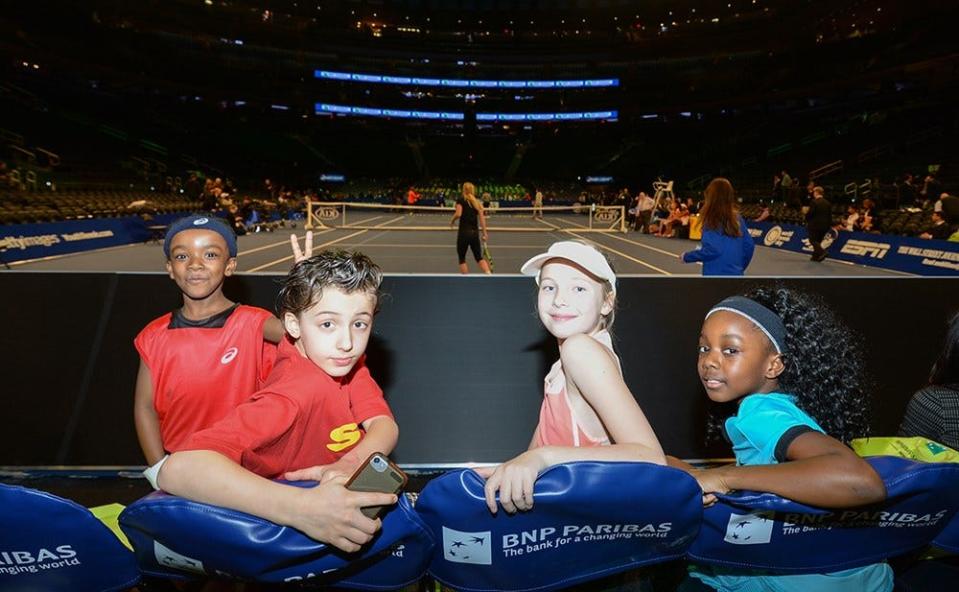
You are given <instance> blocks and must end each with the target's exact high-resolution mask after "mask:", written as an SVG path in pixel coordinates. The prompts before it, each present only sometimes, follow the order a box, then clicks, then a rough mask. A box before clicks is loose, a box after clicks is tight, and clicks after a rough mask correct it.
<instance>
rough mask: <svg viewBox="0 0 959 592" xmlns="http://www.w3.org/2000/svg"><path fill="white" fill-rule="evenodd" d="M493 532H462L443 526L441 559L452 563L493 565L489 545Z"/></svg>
mask: <svg viewBox="0 0 959 592" xmlns="http://www.w3.org/2000/svg"><path fill="white" fill-rule="evenodd" d="M492 541H493V533H492V532H491V531H489V530H483V531H480V532H464V531H461V530H453V529H452V528H447V527H445V526H444V527H443V559H446V560H447V561H451V562H453V563H472V564H474V565H493V553H492V550H491V549H490V545H491V543H492Z"/></svg>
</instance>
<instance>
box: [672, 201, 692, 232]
mask: <svg viewBox="0 0 959 592" xmlns="http://www.w3.org/2000/svg"><path fill="white" fill-rule="evenodd" d="M689 219H690V212H689V206H687V205H686V204H679V219H678V220H676V222H675V223H674V224H673V226H674V228H675V236H676V238H684V239H687V240H689Z"/></svg>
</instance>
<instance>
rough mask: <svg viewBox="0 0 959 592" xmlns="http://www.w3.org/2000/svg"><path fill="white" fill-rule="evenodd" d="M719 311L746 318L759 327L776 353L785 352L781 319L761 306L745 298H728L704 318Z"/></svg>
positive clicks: (784, 329) (784, 334) (784, 330)
mask: <svg viewBox="0 0 959 592" xmlns="http://www.w3.org/2000/svg"><path fill="white" fill-rule="evenodd" d="M720 310H727V311H729V312H734V313H736V314H738V315H740V316H743V317H746V318H747V319H749V320H750V321H752V322H753V324H755V325H756V326H757V327H759V330H760V331H762V332H763V333H765V335H766V337H768V338H769V341H771V342H772V344H773V347H775V348H776V352H777V353H780V354H781V353H783V352H784V351H786V327H785V326H784V325H783V321H782V319H780V318H779V315H777V314H776V313H774V312H773V311H771V310H769V309H768V308H766V307H765V306H763V305H762V304H759V303H758V302H756V301H755V300H750V299H749V298H746V297H745V296H730V297H729V298H727V299H725V300H723V301H722V302H720V303H719V304H717V305H716V306H714V307H712V308H711V309H709V312H707V313H706V318H707V319H708V318H709V315H711V314H713V313H714V312H717V311H720Z"/></svg>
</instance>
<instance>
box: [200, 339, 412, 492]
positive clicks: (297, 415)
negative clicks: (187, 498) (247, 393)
mask: <svg viewBox="0 0 959 592" xmlns="http://www.w3.org/2000/svg"><path fill="white" fill-rule="evenodd" d="M378 415H385V416H387V417H390V418H392V417H393V414H392V412H391V411H390V408H389V406H388V405H387V404H386V400H385V399H384V398H383V391H382V390H381V389H380V387H379V386H378V385H377V384H376V382H375V381H374V380H373V377H372V376H371V375H370V371H369V369H368V368H367V367H366V364H365V358H361V359H360V360H359V361H358V362H357V363H356V366H354V367H353V369H352V370H351V371H350V373H349V374H347V375H346V376H344V377H342V378H333V377H332V376H330V375H329V374H327V373H326V372H324V371H323V370H321V369H320V368H319V367H318V366H316V365H315V364H313V362H311V361H310V360H309V359H307V358H305V357H303V356H302V355H301V354H300V352H299V351H298V350H297V349H296V347H295V346H294V345H293V344H292V343H291V342H290V341H289V340H284V341H283V342H282V343H280V347H279V355H278V357H277V361H276V365H275V366H274V368H273V373H272V374H270V377H269V378H268V379H267V381H266V384H265V385H264V387H263V389H261V390H260V391H259V392H257V393H256V394H254V395H253V396H252V397H250V399H249V400H248V401H246V402H245V403H243V404H241V405H239V406H238V407H236V409H234V410H233V411H232V412H231V413H230V414H229V415H227V416H226V417H225V418H223V419H222V420H221V421H219V422H218V423H217V424H215V425H214V426H212V427H210V428H208V429H206V430H203V431H200V432H197V433H195V434H193V436H192V437H190V438H189V440H187V442H186V443H185V444H184V445H183V446H182V447H181V450H213V451H215V452H219V453H220V454H222V455H224V456H226V457H228V458H230V459H232V460H233V461H235V462H237V463H238V464H240V465H242V466H243V467H244V468H246V469H248V470H249V471H251V472H253V473H256V474H257V475H260V476H262V477H267V478H271V479H272V478H276V477H279V476H281V475H282V474H283V473H284V472H286V471H291V470H296V469H303V468H307V467H312V466H314V465H328V464H331V463H333V462H336V460H337V459H339V458H340V457H341V456H343V455H344V454H346V452H347V451H349V449H350V448H352V447H353V446H355V445H356V444H357V443H358V442H359V441H360V439H361V438H362V437H363V429H362V427H360V424H362V423H363V422H364V421H366V420H368V419H371V418H373V417H376V416H378Z"/></svg>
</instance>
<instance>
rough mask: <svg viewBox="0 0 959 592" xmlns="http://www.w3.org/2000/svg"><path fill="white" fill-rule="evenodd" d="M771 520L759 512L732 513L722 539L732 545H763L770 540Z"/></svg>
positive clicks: (771, 532)
mask: <svg viewBox="0 0 959 592" xmlns="http://www.w3.org/2000/svg"><path fill="white" fill-rule="evenodd" d="M772 536H773V521H772V520H770V519H769V518H767V517H765V516H763V515H761V514H745V515H743V514H732V515H730V516H729V524H727V525H726V536H725V537H724V538H723V541H725V542H727V543H732V544H733V545H764V544H766V543H768V542H769V541H770V540H772Z"/></svg>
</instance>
